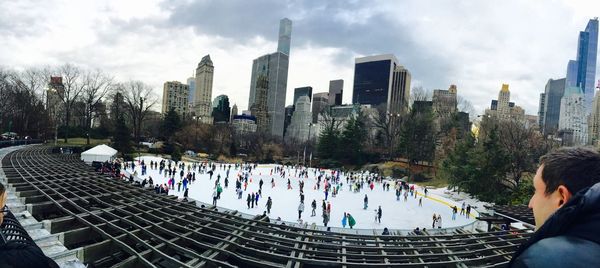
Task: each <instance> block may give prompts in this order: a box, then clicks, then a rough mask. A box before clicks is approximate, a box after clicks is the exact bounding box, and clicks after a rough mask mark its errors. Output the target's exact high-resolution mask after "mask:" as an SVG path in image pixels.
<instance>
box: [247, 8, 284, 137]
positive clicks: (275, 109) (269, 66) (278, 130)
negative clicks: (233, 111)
mask: <svg viewBox="0 0 600 268" xmlns="http://www.w3.org/2000/svg"><path fill="white" fill-rule="evenodd" d="M291 31H292V21H290V20H289V19H282V20H281V22H280V25H279V33H280V34H279V43H278V51H277V52H275V53H271V54H267V55H264V56H261V57H259V58H257V59H255V60H254V61H253V62H252V76H251V78H250V96H249V101H248V107H253V106H254V105H255V104H256V103H257V102H258V95H259V92H258V89H259V86H258V84H259V83H261V84H262V85H263V86H265V87H266V88H263V89H264V90H265V95H266V104H267V105H266V113H267V114H266V117H267V118H268V120H267V121H268V122H269V124H268V126H267V128H268V132H269V133H270V134H271V135H274V136H277V137H283V126H284V120H285V96H286V92H287V76H288V65H289V53H290V40H291ZM260 77H262V78H260ZM262 79H266V81H262ZM252 114H253V115H255V116H256V120H257V124H258V131H262V130H263V129H261V127H263V126H262V125H261V117H260V116H259V115H256V114H255V113H254V112H253V113H252Z"/></svg>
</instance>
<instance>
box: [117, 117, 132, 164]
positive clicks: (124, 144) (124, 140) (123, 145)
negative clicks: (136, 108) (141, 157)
mask: <svg viewBox="0 0 600 268" xmlns="http://www.w3.org/2000/svg"><path fill="white" fill-rule="evenodd" d="M114 133H115V134H114V137H113V139H114V140H113V146H114V147H115V149H116V150H117V151H119V152H121V155H122V156H123V157H125V155H127V154H129V153H131V131H130V130H129V128H128V127H127V124H125V118H124V117H123V115H118V116H117V120H116V122H115V132H114Z"/></svg>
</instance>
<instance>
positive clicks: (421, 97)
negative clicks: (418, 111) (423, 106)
mask: <svg viewBox="0 0 600 268" xmlns="http://www.w3.org/2000/svg"><path fill="white" fill-rule="evenodd" d="M431 96H432V93H431V90H427V89H424V88H423V87H421V86H418V87H413V88H412V90H411V91H410V103H411V105H412V104H413V103H414V102H415V101H427V100H431Z"/></svg>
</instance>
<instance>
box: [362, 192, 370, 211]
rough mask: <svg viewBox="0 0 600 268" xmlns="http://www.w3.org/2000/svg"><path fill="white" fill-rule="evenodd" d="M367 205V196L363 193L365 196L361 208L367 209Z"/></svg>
mask: <svg viewBox="0 0 600 268" xmlns="http://www.w3.org/2000/svg"><path fill="white" fill-rule="evenodd" d="M368 207H369V197H367V195H366V194H365V198H363V209H367V208H368Z"/></svg>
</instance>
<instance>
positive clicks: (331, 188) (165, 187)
mask: <svg viewBox="0 0 600 268" xmlns="http://www.w3.org/2000/svg"><path fill="white" fill-rule="evenodd" d="M136 163H137V165H139V166H140V170H141V175H142V176H143V175H146V174H147V169H148V168H150V169H152V170H158V171H159V172H158V173H159V174H161V175H162V176H164V177H165V178H168V180H167V183H165V184H162V185H159V184H154V182H153V180H152V177H149V178H148V179H145V178H144V179H143V181H142V182H141V186H142V187H154V190H155V192H156V193H157V194H169V191H174V190H177V192H180V191H183V192H184V193H183V198H184V199H187V197H188V191H189V187H190V185H192V184H193V183H194V182H195V180H196V173H199V174H208V175H209V180H212V179H213V175H214V174H215V173H218V174H217V175H216V177H215V182H214V191H213V194H212V200H213V205H215V206H216V205H217V202H218V200H219V199H220V197H221V193H222V192H223V186H222V184H221V179H222V177H221V173H224V174H225V176H224V178H223V185H224V187H225V188H227V187H228V184H229V177H230V174H233V173H235V172H237V175H236V177H235V188H236V190H235V193H236V195H237V197H238V199H240V200H242V196H243V193H244V192H247V191H246V190H247V187H248V183H252V177H251V176H252V173H253V171H254V170H256V168H257V164H226V163H216V162H208V161H207V162H195V163H188V164H185V163H184V162H174V161H171V160H165V159H162V160H161V161H149V163H146V162H145V161H144V160H141V161H134V162H125V163H123V168H124V169H125V170H131V173H130V174H131V175H130V176H129V180H130V181H133V177H134V176H136V175H137V171H136V170H135V167H136ZM119 167H120V166H119ZM232 168H233V170H234V171H235V172H232ZM311 173H312V175H313V178H314V180H315V182H314V184H311V185H312V188H313V190H317V191H321V189H322V191H323V199H322V200H321V208H322V212H321V215H320V216H321V218H322V222H323V225H324V226H327V225H328V223H329V222H330V220H331V209H332V206H331V201H330V199H331V198H335V197H336V196H337V195H338V194H339V193H340V191H342V189H343V188H342V187H343V186H344V185H343V184H344V180H343V179H342V178H344V177H345V183H346V185H348V190H349V191H350V192H352V193H361V192H365V194H364V206H363V209H365V210H366V209H368V194H367V193H368V192H369V191H373V190H374V188H375V187H376V185H381V187H382V190H383V191H390V189H393V191H394V192H395V195H396V200H397V201H400V199H401V197H403V201H404V202H408V200H409V199H415V200H418V206H419V207H421V206H422V202H423V195H424V196H427V193H428V190H427V188H423V191H422V192H423V194H421V196H419V195H418V194H417V193H418V190H417V189H416V188H415V185H409V184H408V183H406V182H404V181H402V180H395V181H390V180H384V178H383V177H382V176H379V175H378V174H374V173H369V172H368V171H362V172H344V171H342V170H323V169H317V168H306V167H303V166H289V165H278V166H275V167H274V168H272V169H271V170H270V173H269V176H270V177H271V188H274V187H275V183H276V180H275V178H276V177H279V178H282V179H284V181H285V179H287V190H294V189H296V187H297V190H298V192H299V197H300V202H299V204H298V222H299V223H303V222H304V219H303V218H302V214H303V212H304V210H305V200H304V188H305V183H306V182H307V180H308V179H309V174H311ZM264 183H265V182H264V181H263V179H262V178H261V179H260V180H259V182H258V184H259V189H258V191H256V192H247V193H246V199H245V200H243V201H245V202H246V205H247V208H248V209H249V210H251V209H254V208H255V207H256V208H258V207H259V200H261V199H262V198H263V196H262V189H263V185H264ZM153 185H154V186H153ZM243 201H242V202H243ZM273 203H274V201H273V199H272V198H271V197H270V196H268V197H267V199H266V202H264V207H265V208H266V210H265V211H264V215H267V214H268V215H270V214H271V208H272V207H273ZM310 207H311V215H310V217H315V216H316V208H317V200H315V199H313V200H312V202H310ZM450 209H451V210H452V211H453V212H452V220H455V214H456V213H457V211H458V209H457V207H456V206H454V207H451V208H450ZM470 210H471V206H470V205H468V206H467V207H465V203H463V205H462V208H461V210H460V213H461V215H466V217H469V214H470ZM382 216H383V210H382V208H381V206H380V205H379V206H378V208H377V209H375V210H374V222H376V223H381V218H382ZM341 222H342V226H343V227H344V228H346V226H348V227H349V228H353V227H354V226H355V225H356V219H355V218H354V217H353V216H352V215H351V214H350V213H348V212H344V213H343V217H342V219H341ZM441 226H442V225H441V215H440V214H438V215H434V221H433V224H432V227H434V228H435V227H438V228H441ZM385 229H386V230H387V228H385Z"/></svg>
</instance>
